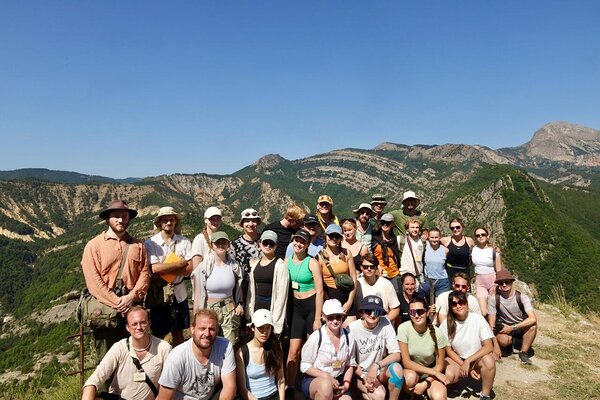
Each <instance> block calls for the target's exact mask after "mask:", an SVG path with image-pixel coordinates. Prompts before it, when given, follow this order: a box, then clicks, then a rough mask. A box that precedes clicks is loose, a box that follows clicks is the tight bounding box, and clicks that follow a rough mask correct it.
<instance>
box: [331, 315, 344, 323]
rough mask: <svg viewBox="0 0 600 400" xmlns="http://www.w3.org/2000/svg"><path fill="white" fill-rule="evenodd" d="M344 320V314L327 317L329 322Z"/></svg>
mask: <svg viewBox="0 0 600 400" xmlns="http://www.w3.org/2000/svg"><path fill="white" fill-rule="evenodd" d="M342 319H344V316H343V315H342V314H334V315H328V316H327V321H336V320H337V321H341V320H342Z"/></svg>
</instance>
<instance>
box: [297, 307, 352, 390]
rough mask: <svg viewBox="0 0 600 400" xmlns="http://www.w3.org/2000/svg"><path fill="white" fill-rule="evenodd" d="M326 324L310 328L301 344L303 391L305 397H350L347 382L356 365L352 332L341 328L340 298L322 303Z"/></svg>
mask: <svg viewBox="0 0 600 400" xmlns="http://www.w3.org/2000/svg"><path fill="white" fill-rule="evenodd" d="M323 319H325V321H326V322H325V326H324V327H322V328H320V329H318V330H317V331H316V332H313V333H312V334H311V335H310V337H309V338H308V340H307V341H306V343H305V344H304V347H303V348H302V362H301V364H300V370H301V371H302V372H303V373H304V379H303V381H302V392H303V393H304V395H305V396H306V398H307V399H327V400H331V399H333V398H334V397H335V398H336V399H337V398H339V399H342V400H351V397H350V392H349V390H350V383H351V382H352V375H353V374H354V367H355V366H356V358H355V348H354V346H355V344H354V338H353V337H352V334H351V333H349V332H348V331H346V329H344V328H342V322H343V320H344V309H343V308H342V303H340V302H339V300H335V299H332V300H327V301H325V302H324V303H323Z"/></svg>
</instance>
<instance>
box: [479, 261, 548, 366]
mask: <svg viewBox="0 0 600 400" xmlns="http://www.w3.org/2000/svg"><path fill="white" fill-rule="evenodd" d="M514 281H515V278H513V276H512V275H511V273H510V272H509V271H507V270H502V271H498V272H496V284H497V285H498V291H497V294H496V296H490V297H489V298H488V320H489V323H490V327H491V328H492V329H493V331H494V334H495V335H496V339H497V344H496V343H495V344H494V347H496V346H498V345H499V346H500V347H501V348H502V349H504V350H505V351H506V350H508V352H509V353H512V352H511V351H510V350H511V347H512V348H513V349H514V350H518V351H519V359H520V360H521V363H523V364H527V365H531V360H530V359H529V356H530V354H529V353H530V349H531V345H532V344H533V341H534V340H535V337H536V335H537V319H536V317H535V312H534V311H533V306H532V305H531V300H530V299H529V297H528V296H527V295H525V294H522V293H520V292H518V291H517V290H515V289H514V288H513V282H514ZM498 303H499V304H498ZM494 352H495V353H500V349H498V348H495V349H494Z"/></svg>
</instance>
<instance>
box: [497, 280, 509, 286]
mask: <svg viewBox="0 0 600 400" xmlns="http://www.w3.org/2000/svg"><path fill="white" fill-rule="evenodd" d="M496 283H497V284H498V285H499V286H504V285H512V281H510V280H509V281H498V282H496Z"/></svg>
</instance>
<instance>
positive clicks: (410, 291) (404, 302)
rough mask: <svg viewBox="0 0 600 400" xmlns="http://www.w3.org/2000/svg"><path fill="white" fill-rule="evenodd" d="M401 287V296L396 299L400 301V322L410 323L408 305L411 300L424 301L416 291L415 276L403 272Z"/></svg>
mask: <svg viewBox="0 0 600 400" xmlns="http://www.w3.org/2000/svg"><path fill="white" fill-rule="evenodd" d="M400 282H401V285H402V296H400V297H399V298H398V300H399V301H400V322H406V321H410V315H408V305H409V304H410V302H411V301H412V300H413V299H416V298H417V297H420V298H423V299H425V297H424V296H422V295H421V293H419V291H418V290H417V278H416V277H415V274H413V273H411V272H405V273H404V274H403V275H402V276H401V277H400Z"/></svg>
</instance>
